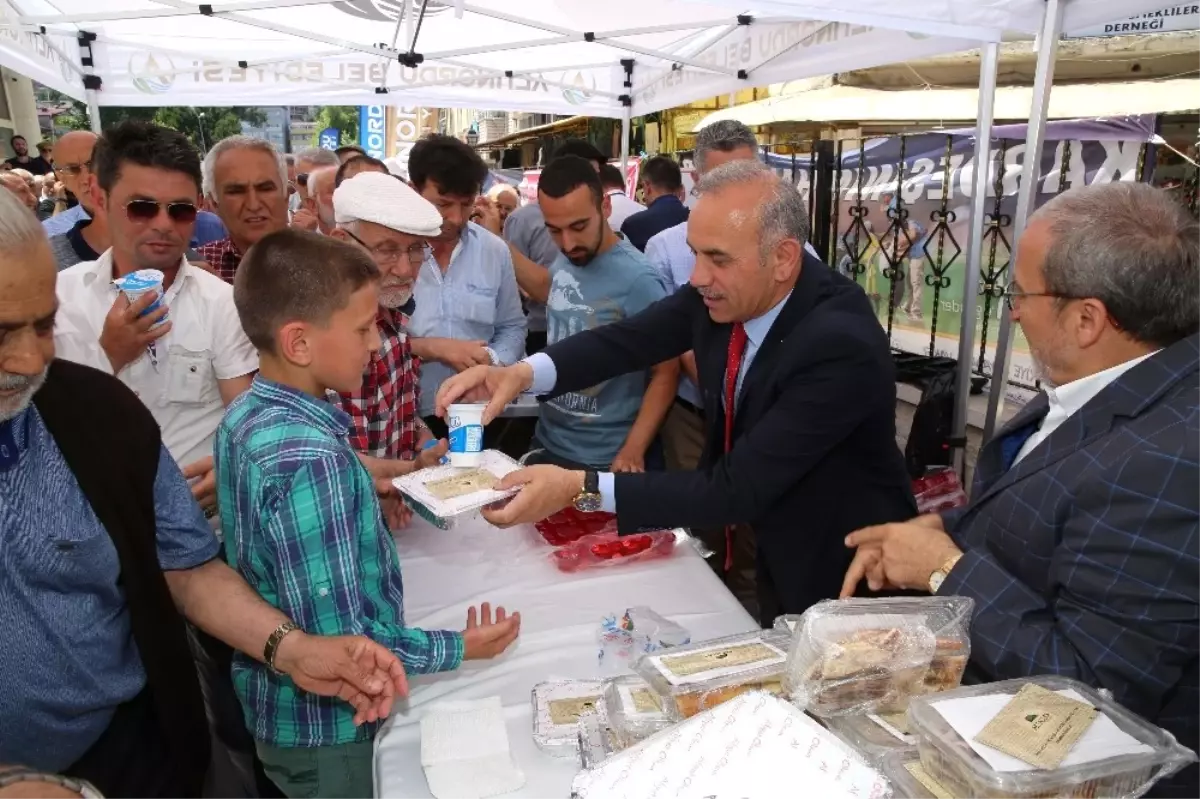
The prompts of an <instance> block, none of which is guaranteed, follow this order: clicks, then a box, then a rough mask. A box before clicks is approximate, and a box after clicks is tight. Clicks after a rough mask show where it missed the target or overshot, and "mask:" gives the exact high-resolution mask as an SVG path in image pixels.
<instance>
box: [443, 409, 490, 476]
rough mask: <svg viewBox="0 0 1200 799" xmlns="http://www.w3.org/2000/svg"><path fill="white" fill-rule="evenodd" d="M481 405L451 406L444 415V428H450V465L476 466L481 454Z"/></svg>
mask: <svg viewBox="0 0 1200 799" xmlns="http://www.w3.org/2000/svg"><path fill="white" fill-rule="evenodd" d="M485 407H487V406H486V405H483V404H482V403H478V404H462V405H451V406H450V407H449V408H448V409H447V413H446V426H447V427H449V428H450V452H449V457H450V465H451V466H477V465H479V453H481V452H483V409H484V408H485Z"/></svg>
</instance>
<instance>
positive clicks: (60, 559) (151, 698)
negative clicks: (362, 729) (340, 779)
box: [0, 192, 405, 796]
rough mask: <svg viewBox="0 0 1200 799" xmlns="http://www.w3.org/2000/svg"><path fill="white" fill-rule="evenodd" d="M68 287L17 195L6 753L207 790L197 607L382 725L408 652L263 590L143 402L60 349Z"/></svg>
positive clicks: (2, 661) (147, 783)
mask: <svg viewBox="0 0 1200 799" xmlns="http://www.w3.org/2000/svg"><path fill="white" fill-rule="evenodd" d="M55 282H56V271H55V268H54V260H53V258H52V257H51V254H50V248H49V246H48V244H47V241H46V238H45V235H44V233H43V232H42V229H41V226H40V225H39V224H38V222H37V220H36V218H35V217H33V216H32V215H31V214H30V213H29V212H28V211H27V210H26V209H25V208H24V207H23V206H21V205H20V203H19V202H18V201H17V200H16V199H15V198H13V197H11V196H10V195H9V194H8V193H7V192H0V298H3V299H2V301H0V553H3V554H2V556H0V638H2V639H3V641H4V646H3V647H0V673H3V674H4V689H3V690H2V691H0V763H15V764H23V765H26V766H30V767H32V768H37V769H43V770H47V771H53V772H62V773H66V774H69V775H72V776H76V777H82V778H85V779H88V780H89V781H90V782H92V783H93V784H94V785H96V786H97V788H99V789H100V790H101V791H102V792H103V793H105V794H107V795H110V796H197V795H199V791H200V788H201V784H202V782H203V779H204V772H205V771H207V767H208V763H207V759H208V745H209V735H208V730H207V728H206V726H205V725H206V722H205V720H204V708H203V704H202V703H201V700H200V695H199V686H198V684H197V683H196V676H195V675H196V672H195V667H194V665H193V662H192V658H191V655H190V654H189V652H188V648H187V642H186V637H185V635H186V633H185V631H184V626H183V621H182V619H181V617H180V614H182V616H183V617H185V618H186V619H187V620H189V621H190V622H191V623H192V624H194V625H196V627H198V628H200V629H202V630H204V631H206V632H208V633H210V634H212V635H215V636H217V637H219V638H221V639H222V640H224V641H225V642H227V643H228V644H229V645H231V646H233V647H236V648H238V649H240V650H242V651H245V652H247V653H248V654H250V655H252V656H254V657H258V658H262V659H263V660H265V661H266V662H268V663H273V664H274V665H275V667H276V668H278V669H280V670H281V671H283V672H285V673H287V674H289V675H290V676H291V677H292V679H293V680H295V681H296V683H297V684H298V685H301V686H303V687H304V688H305V689H306V690H309V691H312V692H314V693H318V694H322V695H326V696H334V695H336V696H341V697H342V698H343V699H347V700H349V701H351V703H352V704H353V705H354V706H355V707H356V709H357V710H358V711H359V715H360V717H361V720H362V721H364V722H367V721H374V720H376V719H378V718H379V717H380V716H381V715H384V714H386V712H387V711H388V710H389V709H390V705H391V701H392V698H393V697H394V695H395V694H396V693H397V692H402V691H403V690H404V689H405V683H404V677H403V670H402V668H401V667H400V665H399V662H398V661H397V660H396V659H395V657H394V656H393V655H391V654H390V653H388V652H387V651H386V650H384V649H383V648H382V647H380V646H378V645H377V644H375V643H373V642H370V641H367V640H366V639H363V638H357V637H325V638H320V637H315V636H309V635H307V634H305V633H303V632H302V631H299V630H297V629H296V628H295V627H294V626H291V624H290V622H289V621H288V619H287V618H286V617H285V616H284V615H283V614H282V613H280V612H279V611H277V610H275V609H274V608H271V607H270V606H269V605H267V604H266V603H264V602H263V601H262V600H261V599H259V598H258V596H257V595H255V594H254V592H253V591H252V590H251V589H250V587H249V586H247V585H246V583H245V581H244V580H242V579H241V577H239V576H238V575H237V574H236V573H235V572H234V571H233V570H232V569H230V568H229V567H228V566H226V565H225V564H224V563H223V562H222V561H221V560H220V559H219V558H217V548H218V544H217V540H216V538H215V537H214V536H213V534H212V531H211V530H210V528H209V526H208V523H207V522H206V521H205V519H204V515H203V513H202V512H201V510H200V507H199V506H198V505H197V504H196V503H195V501H194V500H193V499H192V495H191V490H190V488H189V487H188V484H187V482H186V481H185V480H184V478H183V476H182V475H181V474H180V472H179V468H178V467H177V466H176V465H175V461H174V460H173V459H172V458H171V456H170V454H169V453H168V452H167V450H166V449H165V448H164V447H163V445H162V443H161V440H160V438H159V433H158V428H157V425H156V424H155V423H154V420H153V418H152V417H151V416H150V414H149V411H148V410H146V409H145V407H144V406H143V405H142V403H141V402H140V401H139V400H138V398H137V397H136V396H134V394H133V393H132V392H131V391H130V390H128V389H127V388H125V387H124V386H123V385H122V384H121V383H120V382H119V381H117V380H116V378H113V377H111V376H108V375H105V374H103V373H101V372H99V371H97V370H94V369H89V368H87V367H84V366H80V365H78V364H73V363H70V362H67V361H55V360H54V335H53V333H54V317H55V313H56V312H57V310H58V300H57V298H56V296H55ZM83 397H86V400H84V401H85V402H86V403H87V412H86V413H81V406H80V405H79V402H80V401H81V400H80V398H83ZM177 608H178V610H176V609H177ZM364 692H366V693H364Z"/></svg>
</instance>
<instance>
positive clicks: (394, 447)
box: [330, 159, 446, 479]
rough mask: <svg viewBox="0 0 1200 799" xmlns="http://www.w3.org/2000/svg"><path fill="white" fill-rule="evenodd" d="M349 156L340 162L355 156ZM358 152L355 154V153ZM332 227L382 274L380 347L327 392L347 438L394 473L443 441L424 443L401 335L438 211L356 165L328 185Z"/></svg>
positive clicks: (431, 457) (417, 384)
mask: <svg viewBox="0 0 1200 799" xmlns="http://www.w3.org/2000/svg"><path fill="white" fill-rule="evenodd" d="M354 160H355V159H352V160H350V161H347V162H346V164H352V163H354ZM359 160H361V159H359ZM333 207H334V212H335V214H336V216H337V227H336V228H334V229H333V233H332V234H331V235H332V236H333V237H334V238H337V239H341V240H342V241H345V242H348V243H351V244H355V245H357V246H359V247H362V248H363V249H364V250H366V251H367V252H368V253H369V254H370V256H371V259H372V260H373V261H375V265H376V266H378V267H379V272H380V274H381V275H382V276H383V280H382V282H381V284H380V286H379V315H378V317H377V318H376V320H375V321H376V324H377V325H378V327H379V339H380V345H379V349H378V350H376V351H374V352H372V353H371V363H370V365H369V366H368V367H367V372H366V374H365V375H364V376H363V384H362V388H360V389H359V390H358V391H356V392H354V393H353V394H341V395H332V396H331V397H330V401H331V402H335V403H336V404H339V405H340V406H341V408H342V410H344V411H345V412H346V413H347V414H349V415H350V422H351V429H350V446H352V447H353V448H354V449H355V450H356V451H357V452H358V453H359V457H360V459H361V460H362V461H363V463H364V464H366V465H367V468H368V469H369V470H370V471H371V473H372V475H373V476H374V477H376V478H377V479H380V478H387V477H398V476H400V475H402V474H407V473H408V472H410V471H412V470H413V469H414V468H421V467H422V466H425V465H432V464H435V463H437V461H438V459H439V458H441V456H442V455H444V454H445V451H446V448H445V446H438V447H434V448H432V449H430V450H425V451H423V447H424V445H425V444H426V443H427V442H428V441H430V440H431V438H432V435H431V434H430V432H429V428H427V427H426V426H425V423H424V422H423V421H422V420H421V417H420V415H419V414H418V413H417V407H418V406H419V404H420V395H421V371H420V361H419V360H418V359H417V358H415V357H414V356H413V352H412V345H411V343H410V342H409V337H408V331H407V327H408V314H407V313H406V312H405V311H404V309H405V308H410V309H411V302H410V301H411V300H412V292H413V282H414V281H415V280H416V277H417V270H419V269H420V268H421V264H422V263H424V262H425V257H426V254H427V252H428V250H429V245H428V244H426V243H425V240H426V239H427V238H428V237H430V236H436V235H437V234H438V233H439V232H440V231H441V227H442V217H441V216H440V215H439V214H438V212H437V209H436V208H434V207H433V206H432V205H431V204H430V203H429V202H428V201H427V200H425V199H424V198H422V197H421V196H420V195H418V194H417V193H416V192H415V191H413V190H412V187H411V186H409V185H408V184H407V183H403V182H401V181H399V180H397V179H396V178H394V177H392V176H391V175H389V174H386V173H385V174H380V173H378V172H361V173H359V174H357V175H355V176H354V177H351V178H350V179H348V180H345V181H343V182H342V184H341V185H340V186H338V187H337V189H336V190H335V191H334V193H333Z"/></svg>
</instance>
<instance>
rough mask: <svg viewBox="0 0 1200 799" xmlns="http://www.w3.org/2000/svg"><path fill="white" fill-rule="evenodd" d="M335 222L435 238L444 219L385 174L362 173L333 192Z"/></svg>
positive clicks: (402, 185)
mask: <svg viewBox="0 0 1200 799" xmlns="http://www.w3.org/2000/svg"><path fill="white" fill-rule="evenodd" d="M333 218H334V221H335V222H337V223H338V224H339V225H343V224H345V223H347V222H373V223H374V224H376V225H382V226H383V227H386V228H391V229H392V230H395V231H398V232H400V233H407V234H409V235H410V236H436V235H438V234H439V233H441V231H442V215H441V214H439V213H438V210H437V209H436V208H434V207H433V203H431V202H429V200H426V199H425V198H424V197H422V196H421V195H419V194H417V193H416V192H415V191H413V188H412V187H411V186H409V185H408V184H407V183H404V182H402V181H400V180H397V179H396V178H395V177H393V176H392V175H385V174H383V173H382V172H359V173H358V174H357V175H355V176H354V177H352V178H350V179H349V180H346V181H343V183H342V185H340V186H338V187H337V189H336V190H334V192H333Z"/></svg>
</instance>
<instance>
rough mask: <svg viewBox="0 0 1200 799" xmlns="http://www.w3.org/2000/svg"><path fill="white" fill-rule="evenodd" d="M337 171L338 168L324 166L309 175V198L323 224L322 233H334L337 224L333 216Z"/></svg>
mask: <svg viewBox="0 0 1200 799" xmlns="http://www.w3.org/2000/svg"><path fill="white" fill-rule="evenodd" d="M337 171H338V168H337V167H336V166H324V167H320V168H319V169H315V170H313V171H312V172H310V173H309V175H308V196H309V199H310V200H311V201H312V205H313V208H312V210H313V211H314V212H315V213H316V215H317V219H319V220H320V222H321V232H322V233H330V232H332V231H333V229H334V227H335V226H336V224H337V223H336V222H335V221H334V216H333V189H334V185H333V184H334V182H335V178H337Z"/></svg>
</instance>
